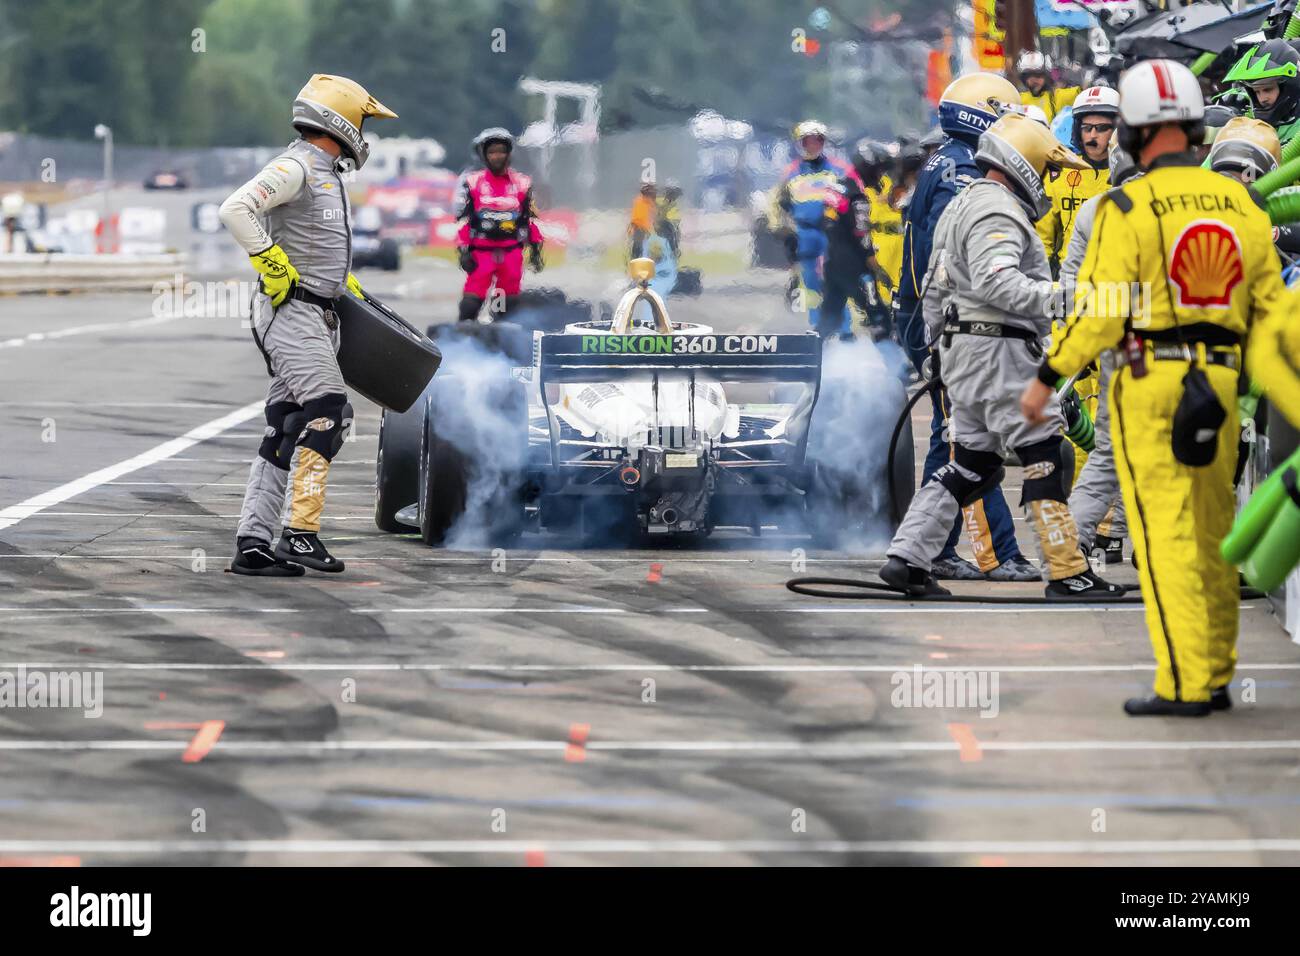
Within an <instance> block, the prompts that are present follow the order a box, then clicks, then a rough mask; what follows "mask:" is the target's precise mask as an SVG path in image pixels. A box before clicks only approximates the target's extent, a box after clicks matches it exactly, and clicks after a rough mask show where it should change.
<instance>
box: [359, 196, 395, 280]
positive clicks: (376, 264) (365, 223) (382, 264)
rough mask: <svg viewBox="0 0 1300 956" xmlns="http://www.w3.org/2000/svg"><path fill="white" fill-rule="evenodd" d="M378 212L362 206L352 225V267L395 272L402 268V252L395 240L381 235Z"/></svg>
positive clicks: (370, 207) (372, 208)
mask: <svg viewBox="0 0 1300 956" xmlns="http://www.w3.org/2000/svg"><path fill="white" fill-rule="evenodd" d="M382 225H383V223H382V219H381V216H380V212H379V210H378V209H377V208H375V207H374V206H362V207H361V208H359V209H358V210H357V212H356V219H355V221H354V222H353V224H352V267H353V268H354V269H368V268H376V269H383V270H384V271H385V272H396V271H397V270H398V269H400V268H401V267H402V250H401V247H400V246H399V245H398V243H397V240H396V239H392V238H389V237H387V236H384V235H383V234H382Z"/></svg>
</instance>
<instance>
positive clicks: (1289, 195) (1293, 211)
mask: <svg viewBox="0 0 1300 956" xmlns="http://www.w3.org/2000/svg"><path fill="white" fill-rule="evenodd" d="M1268 218H1269V219H1271V220H1272V221H1273V225H1275V226H1285V225H1286V224H1287V223H1291V222H1296V221H1297V220H1300V186H1287V187H1286V188H1285V189H1279V190H1277V192H1275V193H1273V195H1271V196H1269V197H1268Z"/></svg>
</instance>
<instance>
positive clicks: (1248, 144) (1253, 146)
mask: <svg viewBox="0 0 1300 956" xmlns="http://www.w3.org/2000/svg"><path fill="white" fill-rule="evenodd" d="M1281 162H1282V146H1281V144H1280V143H1279V142H1278V138H1277V130H1275V129H1274V128H1273V127H1272V126H1269V125H1268V124H1267V123H1265V122H1264V121H1263V120H1260V119H1251V118H1250V117H1247V116H1234V117H1233V118H1232V119H1230V120H1228V122H1226V123H1224V124H1223V128H1222V129H1220V130H1219V135H1218V136H1216V137H1215V138H1214V147H1213V148H1212V149H1211V150H1210V168H1211V169H1213V170H1214V171H1215V172H1216V173H1229V172H1234V173H1235V172H1244V173H1245V175H1246V178H1247V180H1248V181H1251V180H1255V179H1258V178H1259V177H1260V176H1263V175H1264V174H1266V173H1271V172H1272V171H1273V170H1275V169H1277V167H1278V164H1279V163H1281Z"/></svg>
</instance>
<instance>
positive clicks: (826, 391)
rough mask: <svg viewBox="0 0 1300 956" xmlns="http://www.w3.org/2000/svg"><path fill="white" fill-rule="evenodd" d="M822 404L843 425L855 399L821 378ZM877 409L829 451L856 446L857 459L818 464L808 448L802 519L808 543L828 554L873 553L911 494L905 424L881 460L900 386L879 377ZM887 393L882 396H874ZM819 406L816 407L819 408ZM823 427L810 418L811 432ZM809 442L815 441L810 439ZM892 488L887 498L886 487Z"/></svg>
mask: <svg viewBox="0 0 1300 956" xmlns="http://www.w3.org/2000/svg"><path fill="white" fill-rule="evenodd" d="M822 389H823V391H822V399H821V400H819V401H822V400H824V401H825V402H826V405H825V409H826V411H827V412H829V413H831V414H832V415H835V414H836V413H839V416H840V417H837V418H835V419H834V420H835V421H837V422H842V421H844V419H843V413H844V409H845V408H851V407H853V406H852V403H853V402H854V401H857V400H859V398H860V396H858V395H856V394H855V393H854V392H852V391H849V392H839V393H838V394H837V391H836V386H835V383H834V382H833V381H829V380H827V379H823V382H822ZM872 389H873V394H874V395H876V396H877V397H878V399H879V401H880V404H879V405H877V406H875V409H874V413H873V414H871V415H869V416H864V417H863V419H862V420H861V422H860V423H859V425H858V426H857V428H860V429H861V431H860V432H858V433H857V434H856V435H855V434H853V432H854V431H857V428H854V429H850V430H849V431H841V432H840V433H839V434H838V435H837V439H836V441H837V444H836V445H835V447H837V448H838V447H843V445H844V443H846V442H847V443H848V445H849V446H850V447H852V446H856V448H857V452H856V453H857V455H858V457H857V458H856V459H853V460H846V459H845V458H844V456H843V455H832V456H831V458H830V461H829V462H828V461H827V460H819V459H818V457H817V454H815V449H814V448H813V446H811V445H810V448H809V451H808V464H809V465H810V466H811V467H810V469H809V473H808V483H807V486H806V487H805V498H804V505H805V514H806V520H807V528H808V531H809V533H810V534H811V535H812V538H813V544H814V546H815V547H818V548H826V549H832V550H838V549H850V550H854V549H861V548H863V547H867V548H872V549H874V548H875V546H876V545H878V544H880V543H881V542H882V540H888V538H890V537H892V536H893V534H894V532H895V531H897V530H898V525H899V523H900V521H901V519H902V516H903V515H905V514H906V513H907V509H908V507H909V506H910V505H911V503H912V497H913V496H914V494H915V492H916V448H915V443H914V441H913V436H912V429H911V421H910V420H909V421H907V422H906V423H905V424H904V427H903V428H902V430H901V431H900V432H899V436H898V444H897V447H896V448H895V451H894V457H893V459H892V461H890V460H887V455H888V446H889V439H890V437H891V435H892V434H893V429H894V427H895V426H896V424H897V422H898V417H899V415H900V414H901V413H902V409H903V406H904V404H905V403H906V399H907V395H906V392H905V391H904V389H903V386H902V384H901V383H899V382H898V381H897V380H895V379H893V378H889V377H885V376H882V377H880V378H879V380H878V381H877V382H876V384H875V385H873V386H872ZM881 389H886V390H888V391H887V392H882V391H880V390H881ZM820 408H821V406H820V405H819V409H820ZM825 424H827V421H826V420H822V421H818V420H816V419H814V421H813V424H812V426H811V427H812V428H813V429H814V432H815V430H816V429H817V428H818V427H819V425H825ZM814 437H815V436H814ZM891 482H892V485H893V494H892V496H891V492H890V485H891Z"/></svg>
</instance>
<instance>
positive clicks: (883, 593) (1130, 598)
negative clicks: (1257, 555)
mask: <svg viewBox="0 0 1300 956" xmlns="http://www.w3.org/2000/svg"><path fill="white" fill-rule="evenodd" d="M785 586H786V588H787V589H788V590H790V591H793V592H794V593H795V594H803V595H805V596H807V597H820V598H847V599H849V600H854V601H909V602H922V601H923V602H925V603H927V604H935V603H938V604H1048V605H1054V606H1056V605H1080V604H1083V605H1087V606H1089V607H1106V606H1107V605H1110V604H1141V603H1142V597H1141V595H1139V594H1136V593H1129V594H1125V595H1124V596H1123V597H1122V598H1118V599H1116V600H1112V601H1098V600H1080V601H1070V600H1062V599H1058V598H1047V597H1032V596H1026V597H1010V596H1001V595H999V596H996V597H985V596H982V595H978V594H951V595H947V596H944V595H930V596H925V595H916V594H903V593H902V592H900V591H895V590H894V589H893V588H891V587H889V586H888V585H886V584H882V583H879V582H876V581H866V580H863V579H861V578H791V579H790V580H789V581H786V582H785ZM826 588H848V589H850V590H839V591H831V590H825V589H826ZM1129 590H1130V592H1135V591H1136V587H1135V586H1131V585H1130V586H1129ZM873 592H874V593H873ZM1267 596H1268V595H1266V594H1264V593H1263V592H1262V591H1256V590H1255V589H1253V588H1242V589H1241V599H1242V600H1243V601H1254V600H1258V599H1260V598H1264V597H1267Z"/></svg>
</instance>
